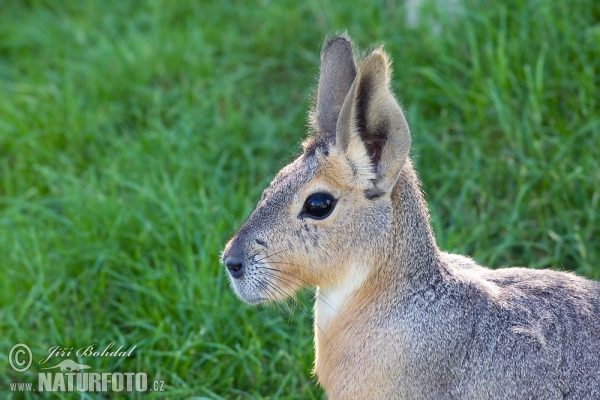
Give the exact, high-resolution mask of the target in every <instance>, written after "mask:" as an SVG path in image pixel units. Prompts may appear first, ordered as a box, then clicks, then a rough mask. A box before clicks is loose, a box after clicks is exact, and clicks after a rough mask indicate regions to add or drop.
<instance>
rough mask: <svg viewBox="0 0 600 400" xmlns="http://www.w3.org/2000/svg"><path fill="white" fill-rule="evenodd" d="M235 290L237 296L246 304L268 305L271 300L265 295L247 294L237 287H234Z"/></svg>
mask: <svg viewBox="0 0 600 400" xmlns="http://www.w3.org/2000/svg"><path fill="white" fill-rule="evenodd" d="M233 288H234V291H235V294H236V295H237V297H238V298H239V299H240V300H241V301H243V302H244V303H247V304H250V305H257V304H261V303H267V302H268V301H269V298H267V297H265V296H264V295H263V296H261V295H260V294H256V293H246V292H244V291H242V290H240V289H239V288H238V287H236V286H235V285H233Z"/></svg>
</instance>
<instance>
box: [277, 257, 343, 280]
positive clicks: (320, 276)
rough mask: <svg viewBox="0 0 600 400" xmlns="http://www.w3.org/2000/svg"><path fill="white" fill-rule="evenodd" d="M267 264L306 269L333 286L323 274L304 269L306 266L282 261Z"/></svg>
mask: <svg viewBox="0 0 600 400" xmlns="http://www.w3.org/2000/svg"><path fill="white" fill-rule="evenodd" d="M269 264H284V265H292V266H294V267H300V268H304V269H307V270H309V271H310V272H312V273H313V274H315V275H317V276H318V277H319V278H323V279H325V280H326V281H327V282H329V283H331V284H333V282H332V281H331V280H330V279H328V278H326V277H325V276H324V275H323V274H319V273H318V272H317V271H315V270H314V269H312V268H308V267H306V266H304V265H300V264H294V263H288V262H283V261H269Z"/></svg>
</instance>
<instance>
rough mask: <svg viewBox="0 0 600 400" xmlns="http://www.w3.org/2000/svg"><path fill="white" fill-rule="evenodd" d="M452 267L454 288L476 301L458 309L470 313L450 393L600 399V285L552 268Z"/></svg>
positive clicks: (459, 395) (452, 263) (460, 264)
mask: <svg viewBox="0 0 600 400" xmlns="http://www.w3.org/2000/svg"><path fill="white" fill-rule="evenodd" d="M467 261H470V260H468V259H467ZM448 265H449V266H450V268H451V271H452V272H453V274H452V277H451V278H450V279H449V280H450V281H452V282H453V283H451V284H450V285H452V284H454V285H456V286H460V287H461V288H462V290H463V291H464V293H465V296H466V297H467V298H468V299H470V301H468V302H464V303H462V304H456V306H457V307H463V308H465V309H467V308H468V309H470V310H471V311H470V312H471V316H472V317H471V318H472V320H471V327H470V336H471V337H470V339H469V340H470V342H468V343H469V344H468V346H467V347H466V351H465V353H464V355H463V357H464V358H463V359H461V360H460V362H458V363H457V364H456V367H457V368H460V371H461V377H460V379H459V380H458V381H457V385H456V387H455V388H454V389H453V391H452V392H451V393H452V394H454V395H456V397H457V398H472V399H484V398H506V399H515V398H528V399H533V398H535V399H597V398H600V283H598V282H594V281H590V280H586V279H583V278H581V277H578V276H576V275H574V274H571V273H566V272H556V271H549V270H544V271H538V270H531V269H526V268H504V269H499V270H489V269H486V268H481V267H479V268H465V267H464V263H463V262H460V261H459V258H458V257H455V258H454V260H450V261H449V262H448ZM450 301H452V300H451V299H450Z"/></svg>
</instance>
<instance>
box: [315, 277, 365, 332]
mask: <svg viewBox="0 0 600 400" xmlns="http://www.w3.org/2000/svg"><path fill="white" fill-rule="evenodd" d="M348 271H349V272H348V273H347V274H346V275H345V276H344V278H343V279H342V280H341V281H340V282H338V283H337V284H335V285H332V286H328V287H317V294H316V297H317V301H316V302H315V322H316V323H317V324H318V326H319V328H321V329H323V330H324V329H327V328H328V327H329V325H330V324H331V322H332V321H333V320H334V319H336V318H341V319H342V320H344V318H345V316H344V311H345V309H346V308H347V305H348V303H349V301H350V300H352V299H353V298H354V297H355V296H356V293H357V291H358V289H359V288H360V287H361V286H362V284H363V283H364V282H365V280H366V279H367V276H368V274H369V271H370V268H368V267H366V266H363V265H350V266H349V268H348Z"/></svg>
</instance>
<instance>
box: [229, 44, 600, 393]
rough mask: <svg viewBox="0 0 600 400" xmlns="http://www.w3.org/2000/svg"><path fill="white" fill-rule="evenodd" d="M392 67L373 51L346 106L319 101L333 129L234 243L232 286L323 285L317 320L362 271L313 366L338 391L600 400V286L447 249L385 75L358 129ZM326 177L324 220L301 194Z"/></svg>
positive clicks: (248, 289) (245, 293)
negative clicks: (329, 295) (240, 262)
mask: <svg viewBox="0 0 600 400" xmlns="http://www.w3.org/2000/svg"><path fill="white" fill-rule="evenodd" d="M343 42H344V43H349V41H348V40H347V38H344V40H343ZM332 43H336V41H335V40H334V41H332ZM325 52H326V50H325ZM344 53H347V49H345V50H344ZM323 60H327V57H326V56H324V58H323ZM332 60H337V61H332V63H329V61H325V62H326V63H328V65H327V67H326V68H324V67H322V68H321V73H322V74H323V73H324V71H327V72H326V74H332V76H335V73H334V72H332V71H335V69H336V63H337V62H339V63H340V65H339V66H340V68H341V71H342V72H340V74H341V75H343V76H347V73H346V72H343V71H347V67H348V65H349V62H348V60H347V59H345V58H344V57H334V58H332ZM382 60H383V61H382ZM384 66H385V67H386V68H387V59H385V57H384V58H381V56H380V55H377V54H375V55H370V56H367V57H366V58H365V60H363V61H362V62H361V63H360V64H359V67H358V72H357V76H356V79H354V83H353V84H352V86H351V87H350V88H349V89H348V91H347V93H348V94H347V96H346V99H345V103H344V106H343V107H342V109H341V112H338V111H337V110H338V100H334V101H333V103H332V104H331V109H330V110H327V109H326V108H327V105H326V103H323V101H329V100H323V99H332V98H335V99H339V97H337V96H333V97H332V96H329V95H324V97H321V95H320V94H319V99H320V100H319V102H318V103H319V104H318V108H322V110H321V114H319V113H317V114H318V115H323V116H326V117H324V118H323V121H325V122H323V123H322V126H329V127H330V126H331V123H332V121H333V120H334V119H337V121H336V132H335V133H334V132H330V131H329V129H324V130H323V132H321V133H320V134H318V135H319V136H317V137H315V138H312V139H310V140H309V143H307V144H306V145H305V152H304V154H303V155H301V156H300V157H299V158H298V159H296V160H295V161H294V162H293V163H292V164H290V165H288V166H287V167H285V168H284V169H282V171H280V172H279V174H278V175H277V176H276V178H275V179H274V180H273V182H272V183H271V185H270V186H269V188H268V189H267V190H265V193H264V194H263V198H262V199H261V201H260V202H259V203H258V205H257V207H256V210H255V211H254V212H253V213H252V215H251V216H250V217H249V219H248V221H247V222H246V223H245V224H244V226H243V227H242V228H241V229H240V230H239V231H238V233H237V234H236V235H235V236H234V238H233V239H232V240H231V241H230V242H229V243H228V245H227V247H226V249H225V251H224V253H223V261H224V262H226V261H227V259H228V258H229V257H233V256H232V255H235V256H236V257H242V258H243V259H244V260H245V262H246V263H247V272H246V274H245V275H244V276H243V277H242V278H240V279H233V278H232V286H233V288H234V289H235V291H236V293H237V294H238V295H239V296H240V298H241V299H242V300H244V301H246V302H249V303H258V302H262V301H270V300H274V299H279V298H284V297H286V296H289V295H292V294H293V292H294V291H295V289H296V288H297V287H299V286H306V285H317V286H318V291H317V295H316V296H317V307H316V309H317V316H316V320H317V321H318V320H319V319H320V318H325V317H323V314H324V311H327V310H325V306H324V302H325V298H324V297H322V296H324V295H325V293H326V292H327V290H329V289H328V288H333V289H335V290H340V289H341V290H343V289H344V287H343V286H340V285H342V283H344V285H351V286H352V285H354V283H356V280H354V281H353V279H354V278H352V277H357V278H356V279H363V278H359V277H361V276H364V277H365V278H364V280H362V281H359V282H358V283H357V288H356V290H354V291H351V292H350V294H349V295H348V296H346V297H344V299H345V300H344V302H342V303H341V304H338V306H339V310H338V311H337V313H338V314H340V315H339V316H338V315H333V316H331V317H328V318H329V319H323V321H326V323H327V325H326V326H315V342H316V353H317V360H316V367H315V368H316V373H317V375H318V377H319V381H320V383H321V384H322V385H323V386H324V388H325V390H326V392H327V395H328V396H329V397H330V398H335V399H338V398H377V399H390V398H402V399H477V400H479V399H599V398H600V283H598V282H595V281H591V280H586V279H583V278H581V277H578V276H576V275H575V274H572V273H567V272H557V271H552V270H543V271H539V270H530V269H525V268H505V269H499V270H490V269H487V268H484V267H481V266H479V265H477V264H476V263H475V262H474V261H473V260H471V259H469V258H467V257H463V256H459V255H452V254H447V253H445V252H442V251H441V250H439V248H438V247H437V244H436V241H435V237H434V235H433V231H432V229H431V226H430V223H429V214H428V210H427V205H426V203H425V200H424V198H423V194H422V192H421V190H420V187H419V186H420V184H419V180H418V178H417V175H416V173H415V171H414V169H413V166H412V163H411V161H410V158H409V157H408V151H409V146H410V137H408V138H407V137H406V136H407V135H409V133H408V126H407V125H406V122H405V120H404V116H403V115H402V111H401V109H400V107H399V106H398V105H397V103H396V102H395V100H394V99H393V96H391V93H389V86H388V78H389V72H387V70H386V73H385V76H384V78H385V79H374V80H373V81H372V82H371V83H369V85H368V86H367V87H366V88H365V90H367V92H368V94H367V95H366V97H365V98H368V104H367V106H366V108H365V109H366V110H368V112H366V114H365V121H364V123H361V124H356V119H357V105H356V104H357V103H356V100H357V98H358V97H357V96H358V95H357V93H358V92H357V87H358V86H359V85H360V82H361V80H362V82H364V81H365V77H373V76H374V75H373V74H377V71H378V70H379V69H380V68H383V67H384ZM327 79H329V78H327ZM319 82H320V83H319V91H321V80H320V81H319ZM344 82H345V81H344ZM338 115H339V118H338ZM317 119H318V118H317ZM381 121H388V124H387V125H385V124H384V125H381V124H380V123H381ZM390 121H391V122H390ZM380 126H384V127H386V128H385V129H383V131H381V132H379V131H377V129H372V127H380ZM361 127H362V128H361ZM364 127H366V131H365V129H363V128H364ZM369 132H371V133H369ZM382 132H383V133H382ZM332 134H335V140H334V137H333V136H332ZM370 134H376V135H380V134H381V135H383V137H384V140H383V141H382V142H381V143H383V145H382V146H383V147H382V148H381V149H380V150H381V152H380V154H379V157H373V156H372V154H368V151H367V148H368V146H369V143H368V141H369V140H370V139H369V135H370ZM357 140H359V141H360V142H357ZM361 149H362V150H361ZM365 154H368V158H366V159H365ZM364 163H367V164H366V165H367V166H368V167H369V168H364V165H363V164H364ZM348 182H350V183H348ZM319 185H320V186H319ZM323 185H326V187H327V190H328V191H330V192H332V194H334V195H335V196H336V198H338V199H339V200H338V203H337V205H336V208H335V209H334V210H333V211H332V213H331V215H330V216H329V217H328V218H327V219H324V220H322V221H316V220H313V219H310V218H306V217H304V216H303V214H302V210H303V208H302V207H303V203H304V200H305V198H306V196H307V195H308V194H310V193H312V191H314V190H317V191H319V190H325V189H322V187H323ZM269 268H270V269H269ZM275 270H277V271H281V272H276V273H273V272H269V271H275ZM296 277H298V279H296ZM300 278H301V279H300ZM333 289H332V290H333ZM333 292H334V293H335V291H333ZM319 304H320V305H319ZM319 307H323V308H319Z"/></svg>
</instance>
